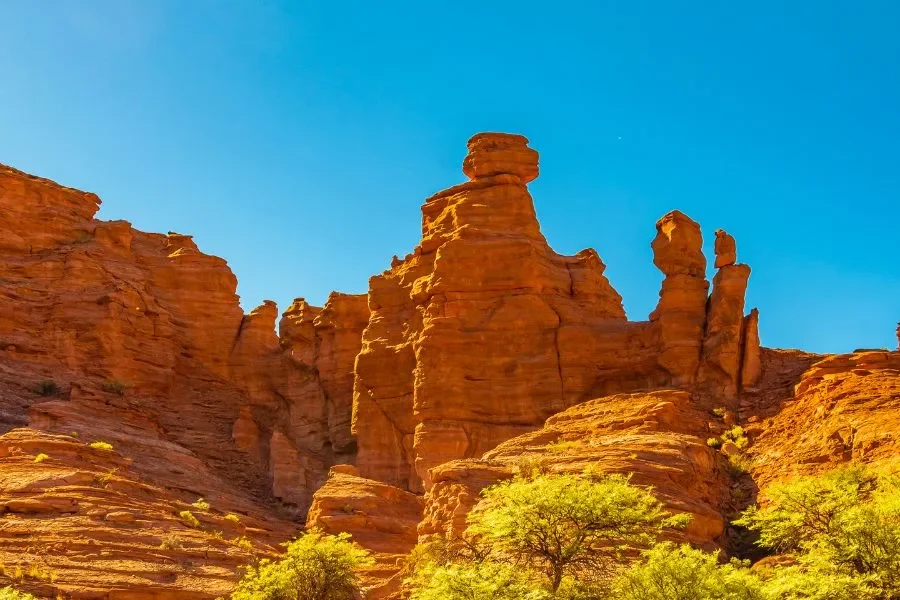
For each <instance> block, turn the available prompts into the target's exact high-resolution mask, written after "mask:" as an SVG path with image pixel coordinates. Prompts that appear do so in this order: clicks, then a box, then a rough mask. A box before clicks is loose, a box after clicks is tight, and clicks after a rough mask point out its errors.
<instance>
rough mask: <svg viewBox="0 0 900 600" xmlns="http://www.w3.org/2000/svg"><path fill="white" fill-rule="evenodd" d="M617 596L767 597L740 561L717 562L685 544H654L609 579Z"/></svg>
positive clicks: (638, 599) (674, 599) (656, 599)
mask: <svg viewBox="0 0 900 600" xmlns="http://www.w3.org/2000/svg"><path fill="white" fill-rule="evenodd" d="M612 588H613V594H612V596H611V597H612V598H616V599H617V600H767V599H768V596H767V595H766V593H765V591H764V589H763V584H762V581H760V579H759V578H758V577H756V575H754V574H753V573H752V572H751V571H750V569H748V568H747V567H746V565H744V564H741V563H727V564H719V561H718V557H717V556H716V555H715V554H711V553H708V552H703V551H701V550H696V549H694V548H691V547H690V546H688V545H687V544H684V545H681V546H676V545H675V544H672V543H663V544H657V545H656V546H654V547H653V548H652V549H651V550H649V551H647V552H645V553H644V561H643V562H641V563H637V564H635V565H633V566H632V567H630V568H629V569H626V570H625V571H623V572H622V573H621V574H619V575H618V576H617V577H616V579H615V580H614V581H613V585H612Z"/></svg>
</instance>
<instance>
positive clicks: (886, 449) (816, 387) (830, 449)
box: [749, 351, 900, 492]
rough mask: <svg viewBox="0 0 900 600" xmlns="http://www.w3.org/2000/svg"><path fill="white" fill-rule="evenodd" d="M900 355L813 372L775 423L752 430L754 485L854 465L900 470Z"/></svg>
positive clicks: (834, 359) (861, 355) (842, 358)
mask: <svg viewBox="0 0 900 600" xmlns="http://www.w3.org/2000/svg"><path fill="white" fill-rule="evenodd" d="M898 422H900V353H897V352H887V351H871V352H858V353H854V354H842V355H834V356H829V357H825V358H823V359H822V360H820V361H818V362H815V363H814V364H813V365H812V366H811V367H809V369H807V370H806V371H805V372H804V373H803V374H802V376H801V377H800V379H799V381H798V382H797V384H796V385H795V387H794V393H793V396H791V397H789V398H786V399H785V402H783V404H782V405H781V407H780V410H779V411H778V412H777V413H776V414H775V415H774V416H772V417H771V418H769V419H766V420H764V421H759V422H757V423H756V424H754V425H752V426H750V427H749V431H750V432H751V434H752V435H753V436H754V440H753V445H752V447H751V452H752V455H753V457H754V461H753V467H752V472H753V478H754V480H755V481H756V482H757V484H758V485H759V488H760V490H761V491H763V492H764V491H765V488H766V487H767V486H768V485H769V484H770V483H772V482H774V481H780V480H785V479H790V478H792V477H796V476H798V475H811V474H817V473H821V472H823V471H827V470H829V469H833V468H834V467H836V466H837V465H838V464H840V463H844V462H848V461H850V460H853V461H856V462H861V463H868V464H872V465H874V466H879V465H885V466H887V465H890V464H893V463H896V461H897V457H898V456H900V453H898V439H900V434H898V431H897V426H896V424H897V423H898Z"/></svg>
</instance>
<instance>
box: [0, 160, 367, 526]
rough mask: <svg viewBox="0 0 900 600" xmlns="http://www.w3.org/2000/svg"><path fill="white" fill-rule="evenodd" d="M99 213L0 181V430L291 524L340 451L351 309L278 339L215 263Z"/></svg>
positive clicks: (76, 199)
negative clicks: (110, 448)
mask: <svg viewBox="0 0 900 600" xmlns="http://www.w3.org/2000/svg"><path fill="white" fill-rule="evenodd" d="M99 205H100V199H99V198H98V197H97V196H96V195H94V194H90V193H85V192H80V191H77V190H73V189H71V188H66V187H63V186H60V185H57V184H55V183H53V182H51V181H48V180H46V179H41V178H37V177H33V176H29V175H26V174H25V173H22V172H19V171H16V170H15V169H12V168H9V167H0V231H2V235H0V254H2V261H0V393H2V398H3V403H2V409H0V424H2V425H4V426H5V429H9V428H10V427H15V426H23V425H31V426H33V427H38V428H40V429H44V430H46V431H52V432H57V433H66V434H68V433H72V432H77V433H79V434H80V435H82V436H90V437H92V438H94V439H107V440H110V441H113V442H114V443H116V444H119V445H121V446H122V447H123V448H124V449H127V451H128V452H129V454H131V455H132V456H135V457H137V459H138V460H137V461H136V468H138V469H139V470H142V471H143V472H144V473H145V474H146V475H148V476H151V477H153V478H154V480H155V481H157V482H161V483H165V484H166V485H171V486H173V487H176V488H179V489H182V490H189V491H190V492H191V493H196V494H197V495H206V496H212V495H214V494H216V493H218V494H219V495H220V496H222V497H223V498H224V499H225V500H226V501H228V498H229V497H230V496H235V495H236V494H237V496H240V497H246V498H249V499H251V500H252V501H254V502H256V503H259V504H260V505H261V506H263V507H265V506H268V505H270V504H271V503H272V502H273V501H276V500H277V501H278V502H279V503H280V504H281V507H282V509H284V511H283V512H284V514H285V515H286V516H290V515H297V516H302V515H304V514H305V512H306V509H307V507H308V506H309V502H310V500H311V495H312V491H314V490H315V488H316V487H318V485H320V484H321V482H322V481H324V478H325V475H326V473H327V470H328V467H329V466H331V465H332V464H335V463H336V462H346V461H348V460H352V457H353V455H354V453H355V441H354V440H353V439H352V437H351V436H350V426H349V423H350V411H351V388H352V381H353V374H352V373H353V363H354V360H355V357H356V354H357V353H358V351H359V347H360V344H361V341H360V338H361V332H362V329H363V327H364V326H365V324H366V322H367V321H368V308H367V307H366V299H365V296H351V295H345V294H332V296H331V297H329V299H328V302H327V303H326V305H325V306H324V307H323V308H322V309H321V310H320V309H314V308H312V307H309V306H307V305H305V303H303V302H302V301H301V302H297V303H295V304H294V305H293V306H291V307H290V308H289V309H288V310H287V311H286V313H285V315H284V319H283V320H282V324H281V325H282V326H281V336H280V338H279V336H278V335H277V334H276V333H275V320H276V318H277V309H276V307H275V305H274V303H271V302H265V303H264V304H263V305H261V306H259V307H258V308H256V309H254V310H253V311H251V312H250V313H249V314H247V315H244V314H242V310H241V308H240V305H239V303H238V296H237V295H236V293H235V291H236V287H237V280H236V278H235V277H234V275H233V274H232V272H231V270H230V269H229V268H228V266H227V264H226V263H225V261H224V260H222V259H221V258H217V257H214V256H208V255H206V254H203V253H202V252H200V251H199V250H198V248H197V246H196V244H195V243H194V242H193V240H192V239H191V237H190V236H187V235H181V234H177V233H172V232H170V233H169V234H167V235H161V234H152V233H144V232H141V231H137V230H135V229H134V228H132V227H131V225H130V224H129V223H127V222H125V221H112V222H104V221H99V220H96V219H95V218H94V215H95V213H96V211H97V209H98V208H99ZM51 386H52V387H51ZM231 500H234V498H231Z"/></svg>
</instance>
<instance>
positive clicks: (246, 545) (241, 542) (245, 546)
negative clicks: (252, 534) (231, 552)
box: [231, 535, 253, 552]
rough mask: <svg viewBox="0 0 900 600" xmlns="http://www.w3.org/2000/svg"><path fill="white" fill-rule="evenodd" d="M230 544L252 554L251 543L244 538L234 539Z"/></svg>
mask: <svg viewBox="0 0 900 600" xmlns="http://www.w3.org/2000/svg"><path fill="white" fill-rule="evenodd" d="M231 543H232V544H234V545H235V546H237V547H238V548H240V549H241V550H243V551H244V552H253V542H251V541H250V540H249V539H247V537H246V536H243V535H242V536H240V537H236V538H234V539H233V540H231Z"/></svg>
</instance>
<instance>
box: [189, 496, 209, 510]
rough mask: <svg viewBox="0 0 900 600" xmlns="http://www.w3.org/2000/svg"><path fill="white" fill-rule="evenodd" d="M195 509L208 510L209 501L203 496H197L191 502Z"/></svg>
mask: <svg viewBox="0 0 900 600" xmlns="http://www.w3.org/2000/svg"><path fill="white" fill-rule="evenodd" d="M191 506H193V507H194V508H196V509H197V510H209V502H207V501H206V500H204V499H203V498H197V501H196V502H194V503H193V504H191Z"/></svg>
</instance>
